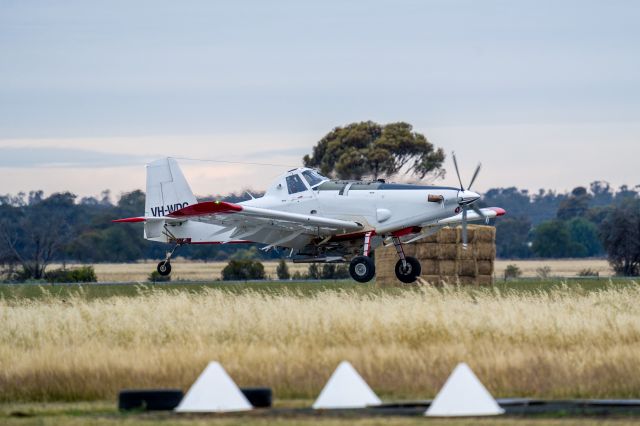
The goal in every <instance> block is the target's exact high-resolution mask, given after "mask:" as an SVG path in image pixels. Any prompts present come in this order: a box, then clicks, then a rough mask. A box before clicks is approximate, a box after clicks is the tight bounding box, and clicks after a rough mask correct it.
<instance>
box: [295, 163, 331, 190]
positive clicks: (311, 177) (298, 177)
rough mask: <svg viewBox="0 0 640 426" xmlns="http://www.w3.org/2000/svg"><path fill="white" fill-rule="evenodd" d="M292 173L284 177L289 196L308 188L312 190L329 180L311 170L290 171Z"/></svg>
mask: <svg viewBox="0 0 640 426" xmlns="http://www.w3.org/2000/svg"><path fill="white" fill-rule="evenodd" d="M292 172H293V173H291V174H290V175H288V176H287V177H286V182H287V190H288V191H289V194H295V193H298V192H302V191H306V190H307V189H309V188H311V189H314V188H315V187H317V186H318V185H320V184H321V183H322V182H325V181H327V180H329V178H327V177H325V176H322V175H321V174H320V173H318V172H316V171H315V170H312V169H296V170H292ZM302 179H304V180H305V181H307V183H308V184H309V188H307V186H306V185H305V184H304V182H303V180H302Z"/></svg>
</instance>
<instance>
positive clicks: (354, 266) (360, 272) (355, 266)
mask: <svg viewBox="0 0 640 426" xmlns="http://www.w3.org/2000/svg"><path fill="white" fill-rule="evenodd" d="M349 274H351V278H353V279H354V280H356V281H358V282H360V283H366V282H369V281H371V280H372V279H373V277H374V276H375V274H376V265H375V263H374V262H373V259H371V258H370V257H369V256H356V257H354V258H353V259H352V260H351V263H350V264H349Z"/></svg>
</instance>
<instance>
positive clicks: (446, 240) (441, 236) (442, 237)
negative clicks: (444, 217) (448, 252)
mask: <svg viewBox="0 0 640 426" xmlns="http://www.w3.org/2000/svg"><path fill="white" fill-rule="evenodd" d="M456 242H458V228H449V227H445V228H442V229H441V230H440V231H438V243H440V244H451V243H456Z"/></svg>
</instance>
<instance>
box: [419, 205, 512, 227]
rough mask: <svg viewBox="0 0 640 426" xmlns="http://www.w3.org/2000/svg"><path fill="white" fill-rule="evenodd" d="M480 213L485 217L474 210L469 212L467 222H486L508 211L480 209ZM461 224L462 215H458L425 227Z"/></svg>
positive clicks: (489, 208)
mask: <svg viewBox="0 0 640 426" xmlns="http://www.w3.org/2000/svg"><path fill="white" fill-rule="evenodd" d="M480 211H481V212H482V213H483V214H484V217H482V216H480V215H479V214H478V213H476V212H474V211H473V210H469V211H467V221H469V222H475V221H480V220H485V219H487V218H488V219H492V218H494V217H498V216H502V215H504V214H505V213H506V211H505V210H504V209H503V208H500V207H485V208H483V209H480ZM460 223H462V213H458V214H457V215H455V216H450V217H447V218H444V219H440V220H439V221H437V222H436V223H431V224H428V225H425V226H429V225H431V226H439V225H458V224H460Z"/></svg>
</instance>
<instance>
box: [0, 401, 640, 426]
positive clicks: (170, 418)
mask: <svg viewBox="0 0 640 426" xmlns="http://www.w3.org/2000/svg"><path fill="white" fill-rule="evenodd" d="M284 403H285V405H286V406H292V405H293V406H303V404H306V405H309V404H311V401H291V402H289V401H285V402H284ZM0 423H1V424H3V425H7V426H31V425H34V426H35V425H38V426H53V425H56V426H79V425H87V424H90V425H98V426H110V425H139V424H143V425H149V426H152V425H161V426H171V425H176V426H182V425H185V426H199V425H217V426H240V425H249V426H266V425H275V426H293V425H317V424H319V425H323V426H337V425H347V424H348V425H355V426H400V425H403V426H404V425H409V426H411V425H423V424H428V425H433V426H436V425H442V426H462V425H470V424H473V425H480V426H484V425H487V426H489V425H496V426H508V425H518V426H523V425H532V426H542V425H545V426H547V425H548V426H572V425H580V426H595V425H599V426H602V425H615V426H626V425H634V424H638V422H637V419H636V418H634V417H625V416H617V417H616V416H614V417H602V416H601V417H570V416H564V415H558V416H538V417H525V418H522V417H497V418H496V417H489V418H471V419H469V418H466V419H432V418H425V417H422V416H414V417H400V416H384V417H382V416H377V417H359V416H357V415H350V416H332V415H328V416H300V415H286V416H272V415H268V416H265V415H263V414H262V413H260V412H257V413H251V414H232V415H216V414H211V415H206V414H205V415H188V416H183V415H175V414H172V413H126V414H123V413H120V412H118V411H117V410H116V409H115V406H114V404H113V403H112V402H110V401H100V402H81V403H48V404H33V403H31V404H0Z"/></svg>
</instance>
